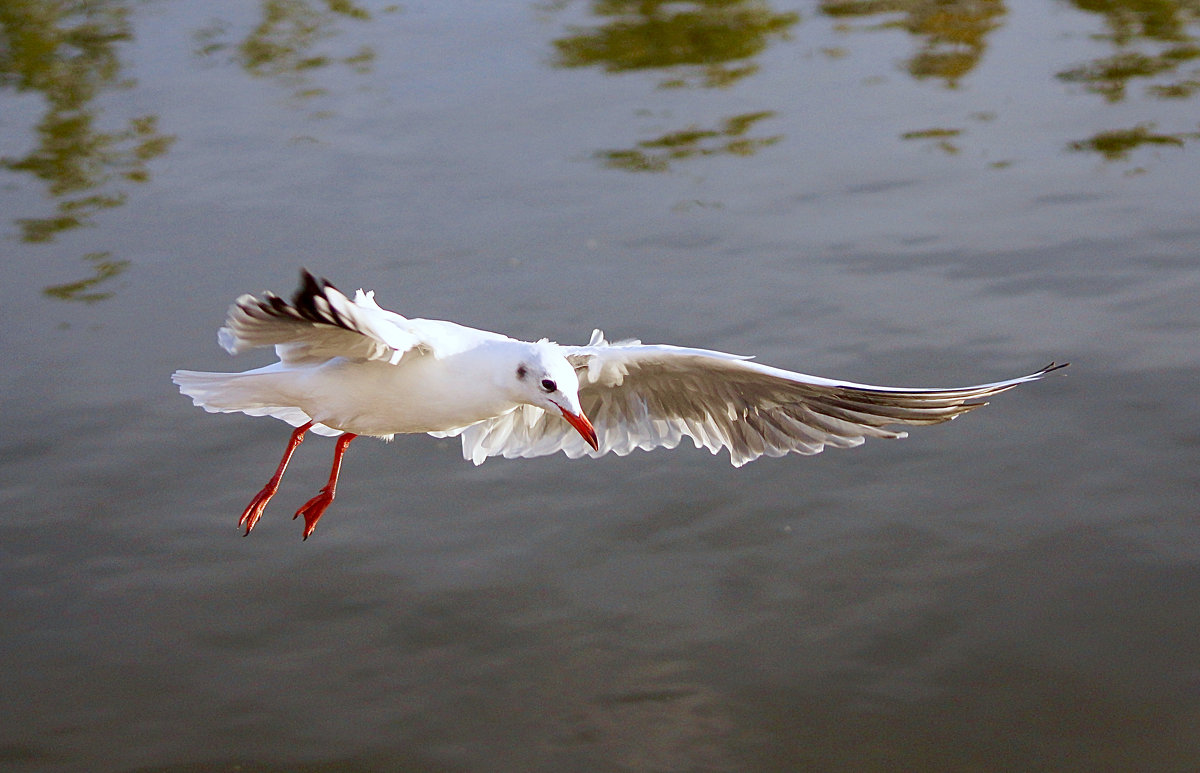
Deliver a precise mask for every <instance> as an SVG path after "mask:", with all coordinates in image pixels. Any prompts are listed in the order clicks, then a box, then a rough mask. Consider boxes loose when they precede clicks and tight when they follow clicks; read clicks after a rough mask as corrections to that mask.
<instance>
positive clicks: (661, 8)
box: [554, 0, 800, 86]
mask: <svg viewBox="0 0 1200 773" xmlns="http://www.w3.org/2000/svg"><path fill="white" fill-rule="evenodd" d="M592 13H594V14H595V15H596V16H598V17H602V18H604V19H607V21H606V22H605V23H604V24H602V25H600V26H598V27H594V28H591V29H572V30H571V32H572V34H571V35H570V36H568V37H565V38H562V39H560V40H556V41H554V45H555V46H556V47H557V48H558V55H559V58H558V63H559V64H560V65H561V66H563V67H588V66H593V65H596V66H601V67H604V68H605V69H606V70H608V71H610V72H622V71H626V70H659V69H666V68H689V69H694V70H695V71H696V73H695V75H698V78H699V81H700V83H701V84H702V85H704V86H729V85H730V84H732V83H734V82H736V81H738V80H740V79H741V78H744V77H746V76H747V75H751V74H753V73H754V72H756V71H757V70H758V66H757V65H756V64H754V63H753V62H750V61H748V60H749V59H750V58H751V57H753V56H755V55H757V54H758V53H760V52H761V51H762V50H763V49H764V48H766V45H767V42H768V41H769V39H770V38H771V37H773V36H784V35H785V34H786V33H787V30H788V28H790V27H791V26H792V25H793V24H795V23H796V22H797V21H799V20H800V17H799V15H797V14H795V13H775V12H774V11H773V10H772V9H771V7H770V5H769V4H767V3H765V2H761V0H693V1H692V2H674V1H673V0H596V2H593V3H592ZM690 77H693V74H692V73H688V74H685V75H681V76H680V77H675V78H670V79H667V80H665V81H664V82H663V85H665V86H682V85H687V84H688V82H689V78H690Z"/></svg>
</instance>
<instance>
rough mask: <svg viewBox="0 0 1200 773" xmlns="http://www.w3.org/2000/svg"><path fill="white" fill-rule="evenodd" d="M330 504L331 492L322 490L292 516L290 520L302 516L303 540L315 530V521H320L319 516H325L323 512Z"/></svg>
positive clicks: (331, 501) (325, 489) (331, 500)
mask: <svg viewBox="0 0 1200 773" xmlns="http://www.w3.org/2000/svg"><path fill="white" fill-rule="evenodd" d="M332 503H333V492H332V491H330V490H329V489H327V488H323V489H321V491H320V493H319V494H317V495H316V496H315V497H313V498H312V499H310V500H308V501H307V502H305V503H304V504H303V505H302V506H301V507H300V509H299V510H297V511H296V514H295V515H293V516H292V520H295V519H296V518H299V517H300V516H302V515H303V516H304V539H308V537H309V535H311V534H312V533H313V529H315V528H317V521H319V520H321V516H322V515H324V514H325V510H326V509H328V508H329V505H330V504H332Z"/></svg>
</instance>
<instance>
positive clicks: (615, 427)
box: [445, 331, 1065, 467]
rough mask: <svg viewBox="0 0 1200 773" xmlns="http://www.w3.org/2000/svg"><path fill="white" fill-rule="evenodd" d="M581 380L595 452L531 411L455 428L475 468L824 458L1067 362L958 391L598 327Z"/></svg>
mask: <svg viewBox="0 0 1200 773" xmlns="http://www.w3.org/2000/svg"><path fill="white" fill-rule="evenodd" d="M563 351H564V353H565V354H566V356H567V359H568V360H569V361H570V362H571V363H572V364H573V365H574V366H575V369H576V372H577V373H578V374H579V380H580V390H579V397H580V404H581V406H582V407H583V410H584V412H585V413H586V414H587V415H588V417H589V418H590V419H591V420H592V424H593V425H594V426H595V428H596V433H597V435H598V437H599V448H598V449H597V450H595V451H593V450H592V449H591V448H590V447H588V446H587V445H586V444H585V443H584V441H583V439H582V438H581V437H580V436H579V433H577V432H575V431H574V430H572V428H571V427H570V425H568V424H567V423H566V421H564V420H563V419H562V418H561V417H559V416H554V415H551V414H548V413H546V412H544V411H542V410H541V409H538V408H533V407H529V406H522V407H520V408H517V409H516V410H514V411H510V412H509V413H506V414H504V415H502V416H498V417H496V418H493V419H489V420H487V421H483V422H480V423H478V424H474V425H471V426H470V427H465V428H462V429H461V430H456V431H455V432H453V433H445V434H458V435H461V436H462V442H463V455H464V456H465V457H467V458H468V459H471V460H472V461H474V462H475V463H476V464H480V463H482V462H483V460H484V459H486V458H487V457H489V456H504V457H508V458H513V457H533V456H543V455H546V454H552V453H556V452H558V451H562V452H564V453H565V454H566V455H567V456H569V457H572V458H575V457H579V456H583V455H585V454H587V455H591V456H602V455H604V454H606V453H609V452H612V453H616V454H619V455H625V454H628V453H630V452H632V451H633V449H635V448H641V449H644V450H650V449H652V448H660V447H661V448H674V447H675V446H677V445H678V444H679V442H680V441H681V440H682V438H683V437H685V436H686V437H689V438H691V440H692V442H693V443H695V445H696V447H697V448H707V449H708V450H709V451H711V452H712V453H714V454H715V453H717V452H718V451H720V450H721V449H722V448H725V449H728V451H729V456H730V461H731V462H732V463H733V465H734V466H735V467H740V466H742V465H743V464H746V463H747V462H750V461H753V460H754V459H757V458H758V457H760V456H764V455H766V456H783V455H785V454H789V453H798V454H816V453H819V452H820V451H821V450H823V449H824V448H825V447H826V446H832V447H835V448H850V447H853V446H857V445H859V444H861V443H862V442H863V441H864V440H865V439H866V438H868V437H880V438H900V437H905V436H906V435H907V433H906V432H903V431H900V430H896V429H891V427H894V426H896V425H920V424H939V423H941V422H944V421H949V420H950V419H953V418H956V417H957V416H960V415H962V414H964V413H966V412H967V411H970V410H973V409H975V408H978V407H980V406H982V405H985V403H984V402H981V401H982V400H984V399H985V398H987V397H990V396H992V395H995V394H999V393H1001V392H1004V391H1007V390H1009V389H1012V388H1013V387H1015V386H1017V385H1019V384H1023V383H1025V382H1027V381H1036V380H1037V379H1040V378H1041V377H1042V376H1044V375H1045V374H1047V373H1049V372H1050V371H1052V370H1056V369H1058V368H1061V367H1065V365H1055V364H1053V363H1052V364H1050V365H1048V366H1047V367H1045V368H1043V369H1042V370H1040V371H1038V372H1036V373H1031V374H1029V375H1027V376H1021V377H1020V378H1014V379H1010V380H1008V381H999V382H996V383H992V384H980V385H978V386H970V387H962V388H958V389H908V388H897V387H878V386H870V385H867V384H855V383H852V382H843V381H832V380H829V379H823V378H818V377H814V376H807V375H804V374H802V373H793V372H790V371H786V370H781V369H779V368H772V367H768V366H765V365H759V364H757V363H753V362H748V361H747V358H744V357H738V356H736V355H732V354H725V353H723V352H713V351H707V350H703V349H686V348H681V347H675V346H646V345H642V344H640V343H639V342H637V341H627V342H620V343H616V344H609V343H608V342H607V341H605V340H604V336H603V334H601V333H600V331H596V332H595V333H593V334H592V341H591V342H590V343H589V344H588V345H587V346H578V347H563Z"/></svg>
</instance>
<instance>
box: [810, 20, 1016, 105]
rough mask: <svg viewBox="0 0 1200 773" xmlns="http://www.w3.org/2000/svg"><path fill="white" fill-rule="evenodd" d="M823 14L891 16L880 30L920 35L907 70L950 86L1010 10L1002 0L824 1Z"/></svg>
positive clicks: (974, 60)
mask: <svg viewBox="0 0 1200 773" xmlns="http://www.w3.org/2000/svg"><path fill="white" fill-rule="evenodd" d="M820 7H821V12H822V13H824V14H825V15H827V16H830V17H833V18H835V19H841V20H849V19H865V18H873V17H876V16H890V17H893V18H890V19H885V20H883V21H880V22H878V23H877V24H875V25H873V27H874V28H876V29H895V28H898V29H902V30H904V31H906V32H908V33H909V34H910V35H913V36H914V37H917V38H920V39H921V48H920V50H919V51H918V52H917V53H915V54H913V55H912V56H911V57H909V59H908V62H907V64H906V68H907V70H908V72H909V74H911V75H912V76H913V77H915V78H941V79H942V80H944V81H945V83H946V85H947V86H949V87H954V86H957V85H958V82H959V80H961V79H962V78H963V76H965V75H966V74H967V73H969V72H970V71H971V70H973V69H974V68H975V66H976V65H977V64H978V63H979V60H980V58H981V57H982V56H983V53H984V51H985V50H986V48H987V45H986V39H987V34H988V33H989V32H991V31H992V30H994V29H996V28H997V27H998V26H1000V22H1001V20H1002V17H1003V16H1004V14H1005V13H1006V12H1007V11H1006V8H1005V4H1004V2H1003V0H823V2H822V3H821V6H820Z"/></svg>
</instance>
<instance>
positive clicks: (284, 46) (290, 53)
mask: <svg viewBox="0 0 1200 773" xmlns="http://www.w3.org/2000/svg"><path fill="white" fill-rule="evenodd" d="M260 12H261V18H260V20H259V22H258V24H256V25H255V26H254V28H253V29H252V30H250V32H249V33H248V34H247V35H246V36H245V37H244V38H242V39H241V40H240V41H239V42H237V43H232V42H229V41H228V40H227V39H226V38H228V37H229V25H228V24H227V23H225V22H223V21H220V20H214V21H213V22H212V23H211V24H210V25H209V26H208V27H206V28H204V29H201V30H199V31H198V32H197V33H196V34H195V40H196V43H197V51H198V53H200V54H201V55H203V56H211V55H214V54H217V53H221V52H226V51H232V53H233V58H234V60H235V61H236V62H237V63H238V64H240V65H241V66H242V67H243V68H244V69H245V70H246V72H248V73H250V74H251V75H254V76H257V77H264V78H276V79H279V80H281V81H283V82H285V83H287V84H288V85H289V86H290V87H291V88H292V96H294V97H296V98H298V99H309V98H312V97H316V96H320V95H322V94H324V93H325V90H324V89H322V88H318V87H313V86H310V85H308V84H309V82H308V77H307V76H308V75H309V74H310V73H311V72H313V71H316V70H319V69H321V68H324V67H328V66H330V65H342V66H345V67H349V68H350V69H351V70H352V71H353V72H357V73H365V72H369V71H370V68H371V65H372V63H373V62H374V61H375V51H374V49H372V48H371V47H370V46H361V47H359V48H358V49H357V50H356V51H354V52H353V53H346V54H342V55H337V56H335V55H332V54H329V53H323V52H321V51H318V47H319V44H321V43H322V42H323V41H326V40H328V39H330V38H332V37H333V36H334V35H335V34H336V29H335V28H336V25H337V23H338V22H339V20H341V19H352V20H355V21H368V20H369V19H370V18H371V15H370V13H368V12H367V10H366V9H365V8H363V7H362V6H360V5H357V4H355V3H352V2H349V0H324V2H323V3H317V2H311V0H262V2H261V4H260Z"/></svg>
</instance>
